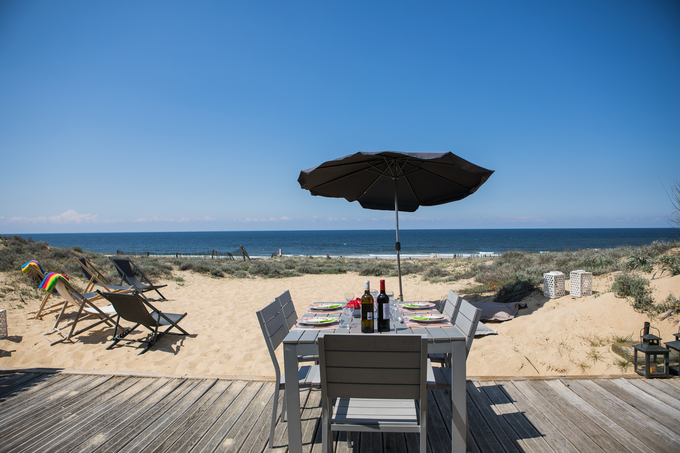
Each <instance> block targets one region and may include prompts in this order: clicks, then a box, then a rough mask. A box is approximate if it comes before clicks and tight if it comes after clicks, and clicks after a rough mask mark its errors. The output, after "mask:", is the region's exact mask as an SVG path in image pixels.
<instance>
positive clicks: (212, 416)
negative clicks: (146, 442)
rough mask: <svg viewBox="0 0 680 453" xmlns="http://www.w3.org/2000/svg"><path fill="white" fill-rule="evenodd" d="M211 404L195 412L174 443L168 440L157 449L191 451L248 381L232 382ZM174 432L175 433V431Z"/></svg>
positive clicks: (214, 388) (214, 389)
mask: <svg viewBox="0 0 680 453" xmlns="http://www.w3.org/2000/svg"><path fill="white" fill-rule="evenodd" d="M219 384H220V382H218V383H217V384H215V386H214V387H213V388H212V389H211V392H213V391H216V390H217V389H218V385H219ZM229 384H230V385H228V386H227V387H226V388H225V389H224V390H223V391H222V392H221V393H220V394H219V395H217V397H216V398H214V399H213V400H212V401H211V402H210V404H205V405H203V407H202V408H201V410H200V411H197V412H195V413H194V414H193V417H192V418H191V420H190V424H189V426H187V427H186V429H184V430H183V431H182V435H181V436H179V438H178V439H176V440H174V441H173V442H172V443H170V442H167V443H166V444H165V445H163V447H162V448H159V449H156V451H166V452H178V451H190V450H191V449H192V448H193V447H194V446H195V445H196V443H198V442H199V441H200V440H201V438H202V437H203V436H204V435H205V433H206V432H207V431H208V430H209V429H210V428H211V427H212V425H213V424H214V423H215V421H216V420H217V419H218V417H219V416H220V415H222V413H223V412H224V411H225V410H226V409H227V407H229V405H230V404H231V403H232V401H234V399H235V398H236V397H237V396H238V395H239V393H241V391H242V390H243V389H244V388H245V387H246V386H247V385H248V382H246V381H234V382H230V383H229ZM173 434H174V433H173Z"/></svg>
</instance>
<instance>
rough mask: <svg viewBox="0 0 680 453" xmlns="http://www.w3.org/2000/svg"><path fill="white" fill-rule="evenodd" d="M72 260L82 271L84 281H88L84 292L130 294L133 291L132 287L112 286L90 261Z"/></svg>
mask: <svg viewBox="0 0 680 453" xmlns="http://www.w3.org/2000/svg"><path fill="white" fill-rule="evenodd" d="M73 259H74V260H76V262H77V263H78V264H79V265H80V268H81V270H82V271H83V276H84V277H85V280H87V281H88V283H87V286H86V287H85V292H86V293H87V292H91V291H94V290H96V289H101V290H104V291H106V292H109V293H117V292H132V290H133V289H134V288H133V287H132V286H116V285H114V284H112V283H111V282H110V281H109V279H108V278H106V275H104V273H103V272H101V271H100V270H99V269H97V268H96V267H95V265H94V264H92V261H90V260H88V259H87V258H85V257H84V256H81V257H73Z"/></svg>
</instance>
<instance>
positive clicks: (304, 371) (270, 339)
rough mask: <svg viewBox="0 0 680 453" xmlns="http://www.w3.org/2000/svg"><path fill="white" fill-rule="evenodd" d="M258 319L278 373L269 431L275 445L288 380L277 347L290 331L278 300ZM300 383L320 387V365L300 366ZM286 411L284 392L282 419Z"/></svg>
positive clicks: (260, 312)
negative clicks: (282, 395)
mask: <svg viewBox="0 0 680 453" xmlns="http://www.w3.org/2000/svg"><path fill="white" fill-rule="evenodd" d="M256 314H257V320H258V321H259V322H260V327H261V328H262V335H263V336H264V341H265V343H267V350H268V351H269V356H270V357H271V359H272V364H273V365H274V373H275V375H276V386H275V387H274V407H273V408H272V421H271V429H270V432H269V447H270V448H273V446H274V428H275V427H276V417H277V413H278V411H277V407H278V402H279V391H281V390H284V389H285V388H286V382H285V379H284V376H283V375H282V374H281V369H280V368H279V361H278V360H277V358H276V353H275V351H276V348H277V347H278V346H279V345H280V344H281V342H283V339H284V338H286V335H288V332H289V331H290V329H289V327H288V324H287V323H286V319H285V318H284V315H283V311H282V310H281V304H280V303H279V302H278V301H274V302H271V303H270V304H269V305H267V306H266V307H264V308H263V309H262V310H259V311H257V312H256ZM298 377H299V385H300V387H319V386H320V377H319V366H318V365H306V366H302V367H300V368H299V371H298ZM285 411H286V398H285V393H284V398H283V403H282V407H281V420H282V421H283V418H284V415H285Z"/></svg>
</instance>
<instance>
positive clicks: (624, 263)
mask: <svg viewBox="0 0 680 453" xmlns="http://www.w3.org/2000/svg"><path fill="white" fill-rule="evenodd" d="M678 248H680V242H678V241H675V242H654V243H652V244H650V245H644V246H641V247H617V248H613V249H585V250H567V251H564V252H548V253H529V252H518V251H509V252H506V253H504V254H502V255H501V256H498V257H489V258H474V259H473V258H451V259H405V260H402V262H401V273H402V275H412V276H416V277H420V279H421V280H422V281H426V282H431V283H441V282H456V281H460V280H468V281H469V282H471V283H470V284H469V285H468V287H467V288H465V292H466V293H468V294H472V293H476V294H489V293H494V294H495V300H496V301H498V302H514V301H519V300H522V299H523V298H525V297H526V296H528V295H529V294H531V293H532V292H533V291H536V290H537V289H539V288H541V286H542V284H543V274H544V273H546V272H550V271H555V270H557V271H561V272H563V273H565V274H566V275H569V272H570V271H572V270H575V269H583V270H585V271H587V272H592V273H593V275H602V274H606V273H611V272H617V271H623V272H624V273H623V274H619V275H617V276H616V280H615V282H614V285H613V286H612V291H613V292H615V293H616V294H617V296H619V297H625V298H628V299H629V300H630V301H631V305H632V306H633V307H634V308H635V309H636V310H638V311H642V312H648V313H660V312H662V311H666V310H669V309H675V310H677V309H678V301H677V299H676V298H675V296H673V295H670V296H669V298H668V299H667V300H665V301H664V302H662V303H660V304H656V303H654V301H653V299H652V298H651V292H650V290H649V282H648V281H647V280H646V279H645V278H643V277H639V276H636V275H635V274H633V273H630V271H636V272H652V271H653V270H654V269H657V273H667V274H671V275H677V274H680V256H678V254H677V249H678ZM81 255H82V256H85V257H87V258H88V259H89V260H91V261H92V262H93V263H94V264H95V266H97V268H99V269H100V270H101V271H102V272H104V273H105V274H106V275H107V276H108V277H109V279H110V280H111V281H112V282H116V281H118V280H120V277H119V276H118V275H117V272H116V271H115V269H114V267H113V266H112V265H111V263H110V261H109V260H108V257H107V256H105V255H102V254H99V253H93V252H88V251H83V250H82V249H80V247H73V248H61V247H50V246H49V245H48V244H47V243H45V242H34V241H32V240H31V239H25V238H23V237H20V236H0V271H17V270H19V268H20V266H21V265H22V264H23V263H25V262H27V261H29V260H33V259H35V260H38V261H39V262H40V263H41V264H42V265H43V267H44V268H45V270H46V271H49V272H61V273H64V274H67V275H80V274H81V271H80V267H79V266H78V264H77V263H76V262H75V260H74V259H73V258H74V257H78V256H81ZM134 261H135V263H136V264H138V265H139V266H140V268H141V269H142V270H143V271H144V272H145V273H146V274H147V275H148V276H149V277H151V278H155V279H162V278H165V279H173V278H174V277H173V271H174V270H181V271H192V272H196V273H199V274H203V275H209V276H211V277H214V278H288V277H297V276H301V275H306V274H346V273H356V274H358V275H360V276H367V277H394V276H396V275H398V270H397V262H396V260H394V259H358V258H355V259H353V258H321V257H275V258H271V259H253V260H227V259H220V258H217V259H210V258H199V257H185V258H175V257H159V256H155V257H146V256H140V257H135V258H134Z"/></svg>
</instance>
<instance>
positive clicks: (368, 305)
mask: <svg viewBox="0 0 680 453" xmlns="http://www.w3.org/2000/svg"><path fill="white" fill-rule="evenodd" d="M361 333H373V296H371V283H370V282H369V281H368V280H366V282H365V289H364V294H363V295H362V296H361Z"/></svg>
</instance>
